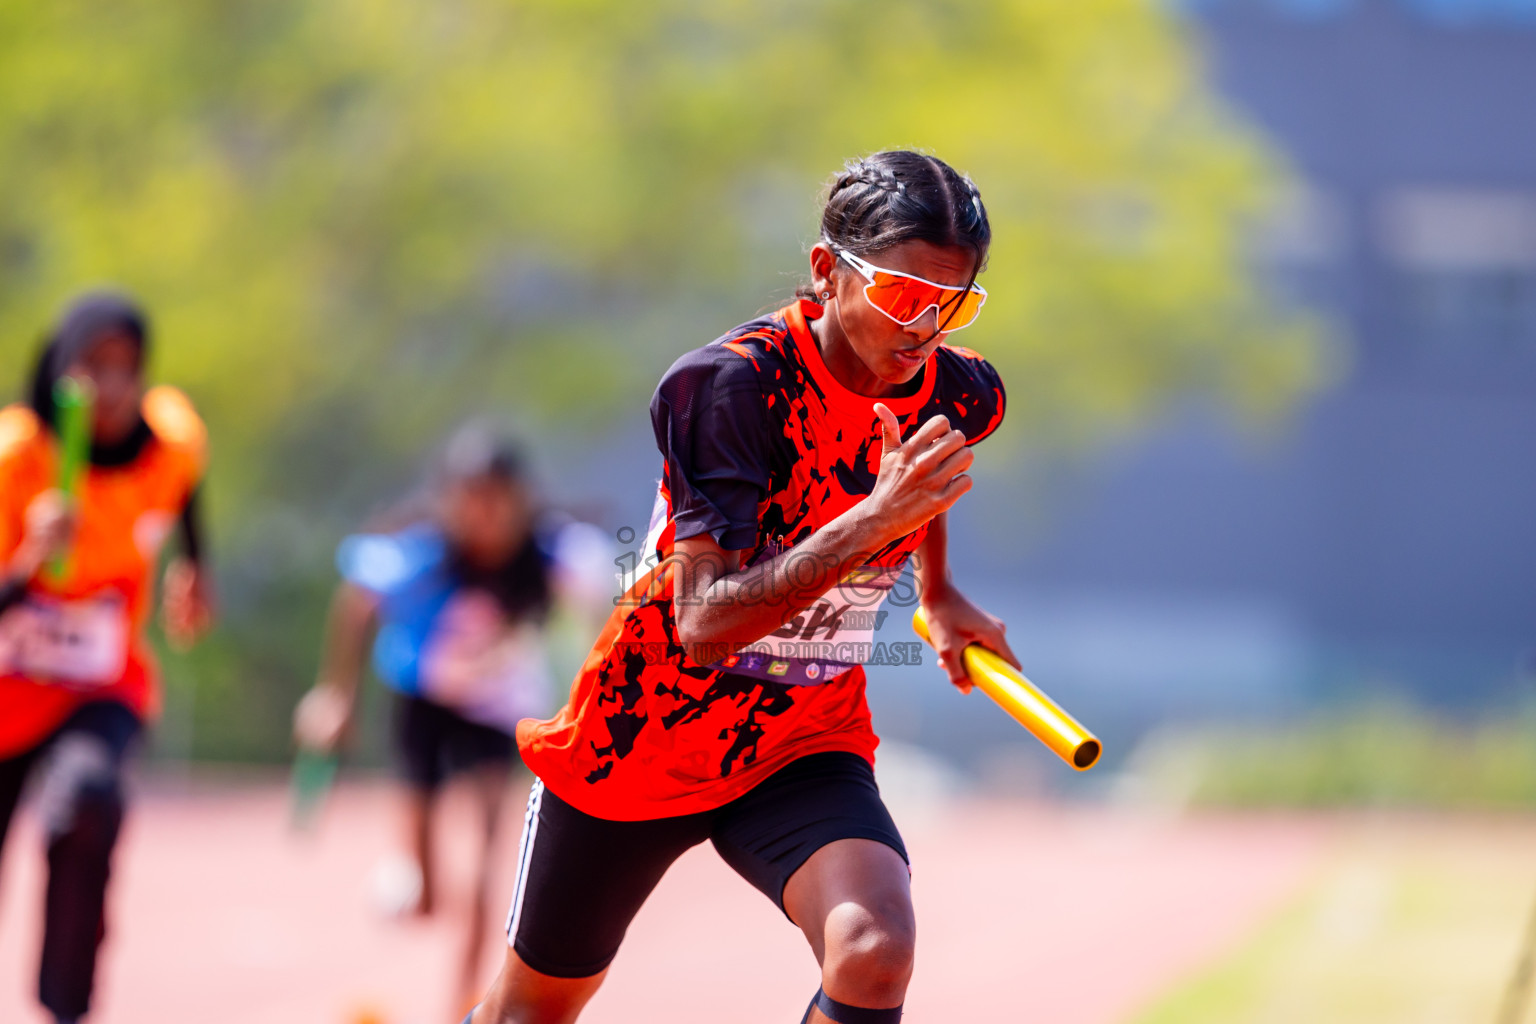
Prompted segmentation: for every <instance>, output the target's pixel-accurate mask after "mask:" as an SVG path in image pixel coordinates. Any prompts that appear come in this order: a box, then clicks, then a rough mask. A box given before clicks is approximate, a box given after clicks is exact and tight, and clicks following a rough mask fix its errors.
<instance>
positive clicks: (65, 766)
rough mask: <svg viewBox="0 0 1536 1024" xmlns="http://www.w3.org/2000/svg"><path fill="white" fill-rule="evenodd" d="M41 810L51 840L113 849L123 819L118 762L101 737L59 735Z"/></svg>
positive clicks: (45, 779) (50, 764)
mask: <svg viewBox="0 0 1536 1024" xmlns="http://www.w3.org/2000/svg"><path fill="white" fill-rule="evenodd" d="M38 813H39V816H40V817H41V818H42V821H43V827H44V829H45V831H46V832H47V834H48V837H49V839H50V840H57V839H60V838H63V837H64V836H74V837H77V838H79V839H80V840H81V841H82V842H86V843H88V844H89V845H91V846H98V845H99V846H102V847H104V848H107V849H110V848H111V846H112V843H113V842H114V841H115V840H116V838H117V830H118V826H119V825H120V824H121V822H122V817H123V790H122V782H121V778H120V776H119V761H118V758H117V757H116V755H115V752H114V751H113V749H112V747H111V745H110V744H109V743H107V742H106V741H105V740H103V739H101V738H100V737H97V736H92V735H88V734H68V735H65V736H62V737H60V739H59V741H58V743H57V744H56V745H55V747H54V750H53V752H52V755H51V757H50V760H49V765H48V769H47V773H46V775H45V776H44V778H43V784H42V788H41V792H40V793H39V794H38Z"/></svg>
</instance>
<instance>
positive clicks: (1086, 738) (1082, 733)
mask: <svg viewBox="0 0 1536 1024" xmlns="http://www.w3.org/2000/svg"><path fill="white" fill-rule="evenodd" d="M912 628H913V629H914V630H916V631H917V635H918V636H920V637H922V638H923V639H924V640H925V641H927V643H928V645H929V646H930V647H931V646H932V645H933V638H932V637H930V636H929V635H928V616H927V615H925V614H924V613H923V610H922V609H921V608H919V609H918V610H917V611H915V612H913V613H912ZM961 657H962V658H963V659H964V661H965V674H966V675H967V676H969V677H970V680H971V682H972V683H973V684H975V685H976V686H977V687H978V688H979V689H980V690H981V692H982V693H984V694H986V695H987V696H988V697H991V698H992V699H993V700H994V701H996V702H997V703H998V705H999V706H1001V707H1002V709H1003V710H1004V711H1006V712H1008V714H1010V715H1012V716H1013V718H1014V719H1015V720H1016V721H1017V722H1018V723H1019V724H1020V725H1022V726H1023V727H1024V728H1026V729H1028V730H1029V731H1030V732H1032V733H1034V736H1035V739H1037V740H1039V741H1040V742H1041V743H1044V744H1045V745H1046V746H1047V747H1050V748H1051V751H1052V752H1053V753H1055V755H1056V756H1057V757H1059V758H1061V759H1062V760H1063V761H1065V762H1067V764H1069V765H1071V766H1072V767H1073V768H1075V769H1077V770H1078V771H1080V772H1085V771H1087V770H1088V769H1089V768H1092V767H1093V766H1094V765H1095V764H1097V763H1098V760H1099V754H1101V753H1103V751H1104V745H1103V744H1101V743H1100V742H1099V738H1098V737H1097V736H1095V735H1094V734H1093V733H1091V732H1089V731H1088V730H1087V729H1085V728H1083V726H1082V723H1081V722H1079V721H1078V720H1077V719H1075V718H1073V717H1072V716H1071V715H1069V714H1067V713H1066V712H1065V711H1063V710H1062V709H1061V706H1060V705H1059V704H1057V703H1056V702H1055V701H1053V700H1051V698H1050V697H1047V696H1046V695H1045V693H1044V692H1043V691H1042V690H1041V689H1040V688H1039V687H1038V686H1036V685H1035V684H1034V683H1032V682H1030V681H1029V680H1028V679H1025V678H1024V676H1023V675H1022V674H1021V673H1020V672H1019V670H1018V669H1016V668H1014V667H1013V666H1012V665H1010V664H1008V663H1007V662H1006V661H1004V660H1003V659H1002V657H1001V656H1000V655H998V654H997V653H996V652H994V651H990V650H988V649H987V648H985V647H983V646H981V644H978V643H971V644H967V645H966V648H965V653H964V654H962V655H961Z"/></svg>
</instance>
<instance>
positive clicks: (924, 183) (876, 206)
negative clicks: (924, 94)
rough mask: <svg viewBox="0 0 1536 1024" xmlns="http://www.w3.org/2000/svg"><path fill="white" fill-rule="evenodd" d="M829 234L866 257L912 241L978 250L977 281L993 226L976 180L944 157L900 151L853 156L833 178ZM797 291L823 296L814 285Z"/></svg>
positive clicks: (826, 221)
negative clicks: (855, 157)
mask: <svg viewBox="0 0 1536 1024" xmlns="http://www.w3.org/2000/svg"><path fill="white" fill-rule="evenodd" d="M821 236H822V238H823V239H825V240H826V241H829V242H832V243H833V244H835V245H837V246H840V247H841V248H844V249H847V250H848V251H849V252H851V253H853V254H854V255H855V256H863V257H865V258H869V257H872V256H874V255H876V254H878V253H880V252H883V251H884V250H886V249H890V248H893V247H894V246H897V245H900V244H901V243H903V242H908V241H912V240H918V241H923V242H929V243H931V244H933V245H939V246H945V247H957V248H963V249H970V250H971V251H972V252H974V253H975V254H976V268H975V271H973V273H972V275H971V280H972V281H974V280H975V275H976V274H977V273H980V271H981V268H982V267H983V266H984V265H985V264H986V260H987V250H988V248H989V247H990V246H991V244H992V226H991V224H990V223H989V222H988V221H987V210H986V207H985V206H983V205H982V202H981V192H980V191H979V190H978V189H977V188H976V184H975V183H974V182H973V181H971V179H970V178H968V177H966V176H965V175H963V174H960V173H959V172H957V171H956V170H955V169H954V168H953V167H951V166H949V164H947V163H945V162H944V161H943V160H940V159H939V158H938V157H936V156H927V155H925V154H922V153H914V152H912V151H911V150H906V149H898V150H887V151H885V152H882V153H874V154H872V155H870V156H866V157H864V158H862V159H859V160H852V161H850V162H849V163H848V164H847V166H846V167H845V168H844V169H843V172H842V173H841V174H839V175H838V176H837V177H835V178H833V179H832V184H831V186H830V187H829V189H828V191H827V201H826V205H825V206H824V207H823V208H822V211H821ZM796 294H797V295H798V296H800V297H802V298H808V299H813V300H814V299H815V298H816V296H815V293H814V290H813V289H812V288H811V287H810V285H809V284H806V285H802V286H801V287H800V289H799V291H798V292H797V293H796Z"/></svg>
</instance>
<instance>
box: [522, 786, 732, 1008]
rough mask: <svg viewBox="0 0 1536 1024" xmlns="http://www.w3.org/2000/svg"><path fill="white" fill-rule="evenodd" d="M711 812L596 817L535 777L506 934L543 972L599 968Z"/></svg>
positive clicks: (586, 973)
mask: <svg viewBox="0 0 1536 1024" xmlns="http://www.w3.org/2000/svg"><path fill="white" fill-rule="evenodd" d="M710 820H711V815H705V814H691V815H685V816H682V817H676V818H657V819H655V820H652V821H609V820H607V819H604V818H595V817H593V816H592V815H590V814H586V813H584V812H582V811H579V810H577V809H576V808H574V807H572V806H571V805H570V804H568V803H566V802H565V801H564V800H561V799H560V798H559V797H558V796H556V795H555V794H554V793H551V792H550V791H549V790H548V789H546V788H545V787H544V783H543V782H540V781H537V780H535V782H534V784H533V789H532V790H531V791H530V792H529V794H528V813H527V815H526V816H525V817H524V819H523V838H522V841H521V842H520V843H519V844H518V867H517V882H516V884H515V886H514V889H513V896H512V909H511V911H510V912H509V913H508V915H507V941H508V942H509V943H510V944H511V946H512V948H513V949H514V950H516V951H517V955H518V956H519V957H521V958H522V960H523V962H524V963H526V964H527V965H528V966H529V967H532V968H533V969H534V970H535V971H538V972H539V973H541V974H548V975H552V976H554V977H556V978H586V977H590V976H592V975H594V974H597V973H599V972H601V971H603V970H604V969H605V968H607V966H608V965H609V964H610V963H612V962H613V958H614V956H615V955H616V954H617V953H618V951H619V944H620V943H621V942H623V941H624V933H625V931H626V930H627V929H628V928H629V923H630V921H632V920H634V917H635V914H637V913H638V912H639V911H640V906H641V904H643V903H644V902H645V899H646V897H647V896H649V895H650V894H651V890H652V889H654V888H655V887H656V883H657V882H659V881H661V876H662V875H663V874H665V873H666V870H667V868H668V867H670V866H671V864H672V862H673V861H675V860H676V859H677V858H678V857H680V856H681V855H682V854H683V852H684V851H685V850H687V849H688V848H689V847H691V846H697V845H698V844H699V843H702V842H703V841H704V840H705V839H707V838H709V825H710Z"/></svg>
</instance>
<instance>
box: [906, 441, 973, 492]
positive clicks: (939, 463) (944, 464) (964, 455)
mask: <svg viewBox="0 0 1536 1024" xmlns="http://www.w3.org/2000/svg"><path fill="white" fill-rule="evenodd" d="M957 437H958V440H957ZM975 461H976V454H975V453H974V452H973V451H971V449H970V448H968V447H966V444H965V435H964V434H961V433H960V431H958V430H952V431H950V432H949V433H948V434H945V435H944V436H943V437H942V438H940V439H939V440H938V441H936V442H934V444H933V445H932V447H930V448H929V449H928V450H927V451H926V452H924V453H923V454H922V455H920V456H918V457H917V460H916V464H917V467H918V468H919V469H921V470H924V471H925V472H929V473H932V474H933V475H934V476H935V477H937V478H938V479H940V480H944V481H948V480H949V478H950V477H952V476H954V475H955V474H956V473H963V472H965V471H966V470H967V469H970V468H971V463H972V462H975Z"/></svg>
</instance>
